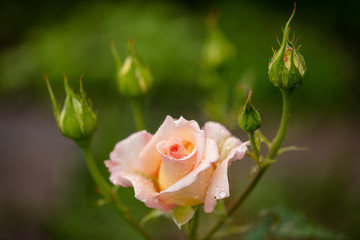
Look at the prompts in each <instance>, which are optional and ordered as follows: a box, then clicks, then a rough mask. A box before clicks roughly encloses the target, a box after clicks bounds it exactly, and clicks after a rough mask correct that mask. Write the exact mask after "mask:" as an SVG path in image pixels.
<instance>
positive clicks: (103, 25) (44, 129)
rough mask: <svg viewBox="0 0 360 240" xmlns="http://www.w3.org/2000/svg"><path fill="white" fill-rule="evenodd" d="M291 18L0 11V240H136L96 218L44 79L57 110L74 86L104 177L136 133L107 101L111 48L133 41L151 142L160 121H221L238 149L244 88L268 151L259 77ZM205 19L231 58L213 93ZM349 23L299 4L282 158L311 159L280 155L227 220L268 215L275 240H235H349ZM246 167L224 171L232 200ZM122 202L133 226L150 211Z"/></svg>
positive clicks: (353, 194) (202, 11) (356, 175)
mask: <svg viewBox="0 0 360 240" xmlns="http://www.w3.org/2000/svg"><path fill="white" fill-rule="evenodd" d="M292 8H293V2H292V1H281V0H276V1H264V0H255V1H228V0H225V1H219V2H216V1H201V0H195V1H189V0H177V1H160V0H159V1H141V0H139V1H132V2H130V1H109V0H108V1H84V0H75V1H69V0H65V1H41V0H34V1H25V0H24V1H20V0H14V1H10V0H8V1H2V2H1V3H0V22H1V23H0V239H139V237H138V235H137V234H136V233H135V232H134V231H133V230H132V229H130V228H129V227H128V226H127V225H126V223H124V222H123V221H122V219H121V218H120V217H119V216H118V215H117V213H116V212H115V211H114V209H113V208H112V207H111V206H108V205H105V206H102V207H96V206H95V203H96V201H97V200H98V198H99V196H98V195H97V194H96V192H95V191H94V184H93V182H92V179H91V178H90V175H89V173H88V172H87V169H86V165H85V161H84V160H83V159H82V157H81V154H80V151H79V149H78V148H77V146H76V145H75V144H74V143H73V142H72V141H70V140H68V139H65V138H64V137H62V135H61V134H60V133H59V131H58V130H57V127H56V123H55V120H54V118H53V113H52V109H51V103H50V99H49V97H48V93H47V89H46V86H45V83H44V81H43V78H42V74H47V76H48V77H49V79H50V82H51V84H52V86H53V88H54V92H55V94H56V96H57V98H58V100H59V102H62V99H63V98H64V90H63V79H62V74H63V73H66V74H67V76H68V77H69V79H70V84H71V85H72V86H73V87H74V88H75V89H77V87H78V80H79V77H80V75H81V74H82V73H85V76H84V86H85V89H86V91H87V94H88V96H89V97H91V99H92V102H93V105H94V108H95V110H96V112H97V114H98V119H99V129H98V131H97V133H96V134H95V139H94V154H95V157H96V160H97V162H98V165H99V166H100V167H101V169H102V171H103V174H104V175H108V173H107V171H106V169H105V168H104V166H103V160H106V159H107V158H108V154H109V152H110V151H111V150H112V149H113V147H114V145H115V143H116V142H117V141H119V140H121V139H123V138H125V137H126V136H128V135H129V134H131V133H132V132H133V131H135V127H134V123H133V120H132V112H131V108H130V106H129V104H128V102H127V101H126V99H124V98H123V97H121V96H120V94H119V92H118V91H117V86H116V82H115V63H114V61H113V58H112V55H111V51H110V47H109V39H111V38H112V39H114V41H115V43H116V45H117V48H118V50H119V52H120V55H121V57H122V59H124V58H125V57H126V52H127V49H126V45H127V40H128V38H129V37H132V38H133V39H134V40H135V42H136V44H137V48H138V50H139V52H140V54H141V55H142V56H143V58H144V59H145V61H146V62H147V63H148V64H149V65H150V66H151V69H152V72H153V75H154V79H155V86H154V88H153V90H152V92H151V93H150V95H149V97H148V98H147V99H146V102H145V117H146V124H147V128H148V131H149V132H152V133H154V132H155V131H156V129H157V128H158V126H159V125H160V124H161V123H162V121H163V119H164V118H165V116H166V115H168V114H169V115H172V116H173V117H179V116H181V115H182V116H184V117H185V118H187V119H195V120H197V121H198V122H199V123H200V125H202V124H203V123H204V122H206V121H209V120H217V121H221V122H223V123H224V124H226V126H227V127H228V128H229V129H231V130H232V131H233V132H234V134H235V135H237V136H238V137H240V138H241V139H243V140H246V135H245V134H244V133H243V132H241V131H240V130H239V128H238V127H237V125H236V113H237V111H238V107H239V106H240V104H241V99H242V97H243V95H242V94H241V91H232V89H234V88H236V86H237V85H239V84H240V85H246V86H247V87H251V88H252V89H253V92H254V95H253V97H254V103H255V105H256V107H257V108H258V109H259V111H260V113H261V115H262V119H263V126H262V131H263V132H264V133H265V134H266V135H267V136H268V137H270V138H271V137H272V136H273V135H274V134H275V133H276V129H277V126H278V122H279V119H280V112H281V95H280V93H279V91H278V90H277V89H276V88H275V87H273V85H272V84H271V83H270V82H269V81H268V78H267V64H268V61H269V58H270V57H271V55H272V50H271V47H274V48H275V49H276V48H277V46H278V45H277V42H276V36H278V37H281V34H282V32H281V26H284V25H285V23H286V21H287V19H288V17H289V16H290V13H291V12H292ZM210 12H216V13H217V14H218V16H220V17H219V23H218V26H219V29H221V31H222V32H223V33H224V35H225V36H226V37H227V39H228V40H229V42H231V44H232V46H233V47H234V52H235V49H236V55H234V56H232V58H230V59H228V61H227V62H226V64H224V65H223V66H222V67H221V68H220V69H218V73H219V74H220V75H221V81H222V84H221V86H222V87H219V88H211V87H210V88H209V87H208V86H207V85H206V84H204V81H206V78H204V77H203V73H204V69H203V66H202V62H201V51H202V48H203V46H204V44H205V42H206V39H207V37H208V34H209V33H208V29H207V27H206V23H205V22H206V21H205V19H206V17H207V16H208V14H209V13H210ZM359 13H360V3H359V2H358V1H351V0H343V1H310V0H305V1H298V2H297V11H296V15H295V18H294V19H293V22H292V24H291V25H292V29H293V30H295V32H296V34H297V36H299V35H301V38H300V41H299V42H300V44H301V45H302V48H301V52H302V54H303V55H304V56H305V60H306V63H307V67H308V71H307V74H306V79H305V82H304V84H303V85H302V86H301V87H299V88H298V89H297V90H296V91H295V93H294V94H293V100H294V101H293V108H292V117H291V122H290V127H289V131H288V135H287V137H286V140H285V145H297V146H306V147H308V148H310V149H311V150H310V151H304V152H288V153H285V154H283V155H281V156H279V157H278V162H277V163H276V164H274V165H272V167H271V169H270V170H269V171H268V172H267V173H266V175H265V177H264V178H263V179H262V181H261V183H260V185H259V186H258V187H257V188H256V190H255V191H254V192H253V194H252V195H251V196H250V197H249V198H248V199H247V201H246V202H245V204H244V205H243V207H242V208H241V210H240V211H239V213H238V214H237V215H236V217H235V220H234V221H235V222H238V223H246V222H252V221H255V220H256V219H257V216H258V213H259V211H261V210H262V209H272V210H273V211H275V212H276V213H277V214H279V215H280V217H281V218H280V226H279V228H278V229H277V230H276V231H275V232H276V233H273V235H271V237H265V235H266V234H265V232H266V229H267V226H268V225H266V224H269V223H266V219H265V220H264V221H262V222H261V223H259V224H258V225H257V226H256V227H255V229H254V230H252V231H250V232H249V233H245V234H242V235H237V236H236V235H235V237H234V236H233V238H234V239H239V238H240V236H242V237H243V238H244V239H266V238H268V239H342V238H348V239H359V238H360V229H359V223H360V208H359V207H360V206H359V202H360V191H359V189H360V159H359V154H358V152H357V150H358V149H359V135H360V127H359V124H358V123H359V120H360V118H359V106H358V103H359V100H360V97H359V96H360V95H359V94H360V92H359V90H360V86H359V85H360V73H359V69H360V61H359V56H360V48H359V47H358V44H359V42H360V15H359ZM204 79H205V80H204ZM224 89H225V90H224ZM216 90H218V91H225V92H226V91H227V92H232V94H229V95H226V94H225V95H224V94H222V93H217V92H216ZM211 106H218V108H217V109H215V110H214V109H212V108H211ZM222 111H224V112H226V115H224V114H225V113H224V112H222ZM224 116H226V118H224ZM251 166H252V162H251V160H250V159H244V160H242V161H239V162H236V163H234V164H233V165H232V168H231V170H230V178H231V191H232V195H233V196H235V195H236V194H238V193H239V192H240V191H241V190H242V189H243V188H244V186H245V185H246V183H247V180H246V178H247V172H248V170H249V168H250V167H251ZM119 194H120V195H121V198H122V199H123V201H124V202H126V203H127V204H128V205H129V206H130V208H131V210H132V211H133V213H134V215H135V216H136V217H137V218H138V219H140V218H141V217H142V216H143V215H144V214H145V213H146V212H148V209H146V208H145V207H144V205H143V204H142V203H141V202H139V201H137V200H135V199H134V198H133V190H132V189H123V188H122V189H120V190H119ZM230 201H231V199H230ZM202 217H203V219H205V218H207V219H210V217H209V216H206V215H205V214H204V215H203V216H202ZM212 218H214V217H212ZM270 220H271V219H270ZM270 220H268V222H269V221H270ZM203 221H204V222H206V221H208V220H203ZM270 223H271V221H270ZM164 224H165V225H166V227H164ZM264 226H265V227H264ZM147 229H149V230H150V231H151V232H152V234H153V235H154V236H156V238H157V239H169V238H171V239H184V236H185V235H184V234H183V233H181V232H180V231H178V230H177V228H176V226H175V224H173V223H172V222H171V221H170V220H168V219H166V218H161V219H158V220H157V221H150V222H149V223H148V225H147ZM205 230H206V229H205V228H202V229H200V231H201V232H204V231H205ZM230 238H231V237H230Z"/></svg>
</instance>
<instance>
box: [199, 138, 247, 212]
mask: <svg viewBox="0 0 360 240" xmlns="http://www.w3.org/2000/svg"><path fill="white" fill-rule="evenodd" d="M239 141H240V140H239ZM248 145H249V142H245V143H242V144H241V145H239V146H237V147H235V148H234V149H232V150H231V151H230V153H229V154H228V155H227V157H226V158H225V159H224V160H223V161H222V162H220V163H218V166H217V167H216V169H215V171H214V173H213V176H212V178H211V180H210V184H209V188H208V190H207V193H206V197H205V203H204V211H205V212H206V213H211V212H212V211H214V208H215V207H216V204H217V200H218V199H224V198H227V197H229V196H230V191H229V180H228V167H229V165H230V163H231V162H232V161H235V160H239V159H242V158H243V157H244V155H245V153H246V151H247V146H248Z"/></svg>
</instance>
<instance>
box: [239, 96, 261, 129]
mask: <svg viewBox="0 0 360 240" xmlns="http://www.w3.org/2000/svg"><path fill="white" fill-rule="evenodd" d="M251 94H252V91H251V90H250V91H249V95H248V97H247V99H246V101H245V103H244V105H243V106H242V107H241V109H240V112H239V116H238V123H239V126H240V128H241V129H242V130H244V131H246V132H254V131H255V130H257V129H259V128H260V127H261V117H260V113H259V112H258V111H257V110H256V109H255V107H254V105H253V104H252V102H251Z"/></svg>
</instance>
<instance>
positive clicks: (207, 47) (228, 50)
mask: <svg viewBox="0 0 360 240" xmlns="http://www.w3.org/2000/svg"><path fill="white" fill-rule="evenodd" d="M206 25H207V29H208V36H207V38H206V40H205V44H204V46H203V48H202V51H201V59H202V62H203V64H204V65H205V66H207V67H218V66H220V65H222V64H223V63H225V62H226V61H227V60H229V59H230V58H231V57H233V56H234V55H235V53H236V48H235V47H234V45H233V44H232V43H231V42H230V40H229V39H228V38H227V37H226V36H225V34H224V33H223V32H222V31H221V29H220V28H219V26H218V16H216V15H215V14H210V15H209V17H208V18H207V21H206Z"/></svg>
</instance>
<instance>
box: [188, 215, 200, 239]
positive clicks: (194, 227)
mask: <svg viewBox="0 0 360 240" xmlns="http://www.w3.org/2000/svg"><path fill="white" fill-rule="evenodd" d="M199 215H200V211H199V209H196V212H195V215H194V217H193V219H192V220H191V230H190V234H189V240H196V233H197V228H198V226H199V218H200V217H199Z"/></svg>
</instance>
